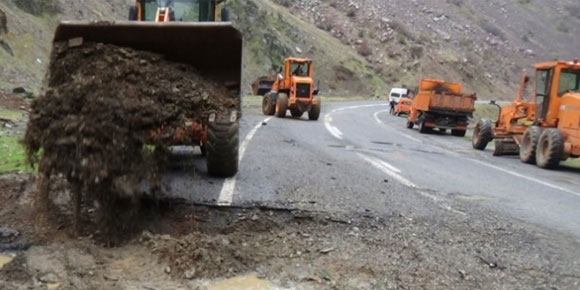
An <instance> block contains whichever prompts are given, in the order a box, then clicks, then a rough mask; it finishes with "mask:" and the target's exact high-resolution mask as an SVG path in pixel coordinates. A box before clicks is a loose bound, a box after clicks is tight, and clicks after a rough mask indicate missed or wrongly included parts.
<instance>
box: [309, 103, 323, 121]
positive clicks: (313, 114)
mask: <svg viewBox="0 0 580 290" xmlns="http://www.w3.org/2000/svg"><path fill="white" fill-rule="evenodd" d="M316 100H317V101H318V102H316V105H312V108H310V111H309V112H308V119H309V120H311V121H316V120H318V118H319V117H320V109H321V107H322V104H321V103H320V98H317V99H316Z"/></svg>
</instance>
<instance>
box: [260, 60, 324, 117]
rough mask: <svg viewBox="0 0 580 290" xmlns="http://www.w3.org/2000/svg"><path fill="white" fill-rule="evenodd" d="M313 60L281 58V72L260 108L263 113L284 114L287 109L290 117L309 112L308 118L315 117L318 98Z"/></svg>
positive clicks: (316, 115) (279, 115) (318, 107)
mask: <svg viewBox="0 0 580 290" xmlns="http://www.w3.org/2000/svg"><path fill="white" fill-rule="evenodd" d="M313 75H314V64H313V63H312V61H311V60H309V59H305V58H294V57H289V58H287V59H286V60H285V61H284V68H283V74H282V73H280V74H279V75H278V76H277V77H276V80H275V81H274V84H273V85H272V89H271V90H270V92H268V93H266V94H265V95H264V98H263V101H262V111H263V112H264V114H265V115H276V117H278V118H284V117H285V116H286V111H287V110H290V113H291V114H292V117H295V118H299V117H301V116H302V115H303V114H304V112H308V119H310V120H318V117H319V116H320V107H321V104H320V99H319V98H318V97H316V95H317V94H318V90H317V89H316V88H315V87H316V86H315V84H314V80H313V78H312V76H313Z"/></svg>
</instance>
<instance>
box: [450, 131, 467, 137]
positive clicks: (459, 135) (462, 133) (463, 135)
mask: <svg viewBox="0 0 580 290" xmlns="http://www.w3.org/2000/svg"><path fill="white" fill-rule="evenodd" d="M466 133H467V131H465V130H458V129H453V130H451V135H453V136H455V137H465V134H466Z"/></svg>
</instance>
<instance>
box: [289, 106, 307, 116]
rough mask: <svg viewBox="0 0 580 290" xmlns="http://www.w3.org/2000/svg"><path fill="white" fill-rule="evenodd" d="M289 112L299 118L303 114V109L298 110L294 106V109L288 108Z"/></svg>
mask: <svg viewBox="0 0 580 290" xmlns="http://www.w3.org/2000/svg"><path fill="white" fill-rule="evenodd" d="M290 114H291V115H292V117H294V118H300V117H302V115H303V114H304V111H300V110H299V109H296V108H294V109H290Z"/></svg>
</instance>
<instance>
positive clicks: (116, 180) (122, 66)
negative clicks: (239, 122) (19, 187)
mask: <svg viewBox="0 0 580 290" xmlns="http://www.w3.org/2000/svg"><path fill="white" fill-rule="evenodd" d="M49 71H50V73H49V74H48V79H47V82H46V83H47V88H46V90H45V93H44V94H43V95H42V96H40V97H39V98H37V99H36V100H35V101H34V102H33V104H32V111H31V114H30V122H29V125H28V129H27V132H26V136H25V145H26V147H27V150H28V154H29V157H30V158H31V161H33V162H36V161H38V164H39V170H40V173H41V174H42V175H45V176H58V175H60V176H63V177H65V178H66V179H67V180H68V182H69V183H70V184H71V185H73V188H74V189H76V191H78V192H82V196H84V197H85V198H86V197H89V199H96V200H97V201H99V203H100V206H101V207H104V208H107V207H111V208H115V207H118V206H119V205H118V204H123V206H127V202H128V200H129V201H130V200H134V199H135V197H136V196H138V194H140V192H139V190H138V189H139V184H140V183H141V182H143V181H144V180H147V181H149V182H150V183H151V184H152V187H153V188H154V189H155V188H158V187H157V186H156V185H158V181H159V180H158V175H159V170H160V169H161V167H162V164H163V161H164V160H166V159H167V158H166V156H165V155H166V152H168V150H167V147H168V146H167V144H169V142H170V141H171V140H172V139H173V138H174V136H175V135H176V134H177V132H178V131H179V130H181V129H182V128H185V127H186V126H187V124H191V123H198V124H201V123H202V121H203V120H206V119H207V118H208V115H209V114H210V113H212V112H223V111H226V110H232V109H237V108H239V103H238V101H237V98H236V97H235V95H233V94H232V93H231V92H229V91H227V90H226V89H225V88H223V87H221V86H219V85H218V84H215V83H212V82H209V81H207V80H205V79H204V78H203V77H201V76H200V75H199V74H198V73H197V72H196V71H195V69H194V68H192V67H190V66H188V65H185V64H181V63H173V62H169V61H166V60H165V59H164V58H163V57H162V56H160V55H157V54H153V53H149V52H143V51H137V50H133V49H130V48H122V47H117V46H114V45H104V44H100V43H85V44H83V45H81V46H75V47H70V46H69V45H68V43H58V44H56V45H55V48H54V50H53V55H52V61H51V64H50V70H49ZM154 131H155V132H156V134H152V132H154ZM147 145H151V146H147ZM40 151H41V153H40ZM38 157H39V159H38V160H37V158H38ZM79 195H81V194H80V193H79ZM81 200H82V199H81ZM121 212H126V210H121ZM119 214H120V212H119V213H118V212H114V211H113V212H108V213H106V214H103V219H105V220H106V221H108V222H113V223H117V222H118V221H119V220H122V218H120V217H118V216H117V215H119Z"/></svg>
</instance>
